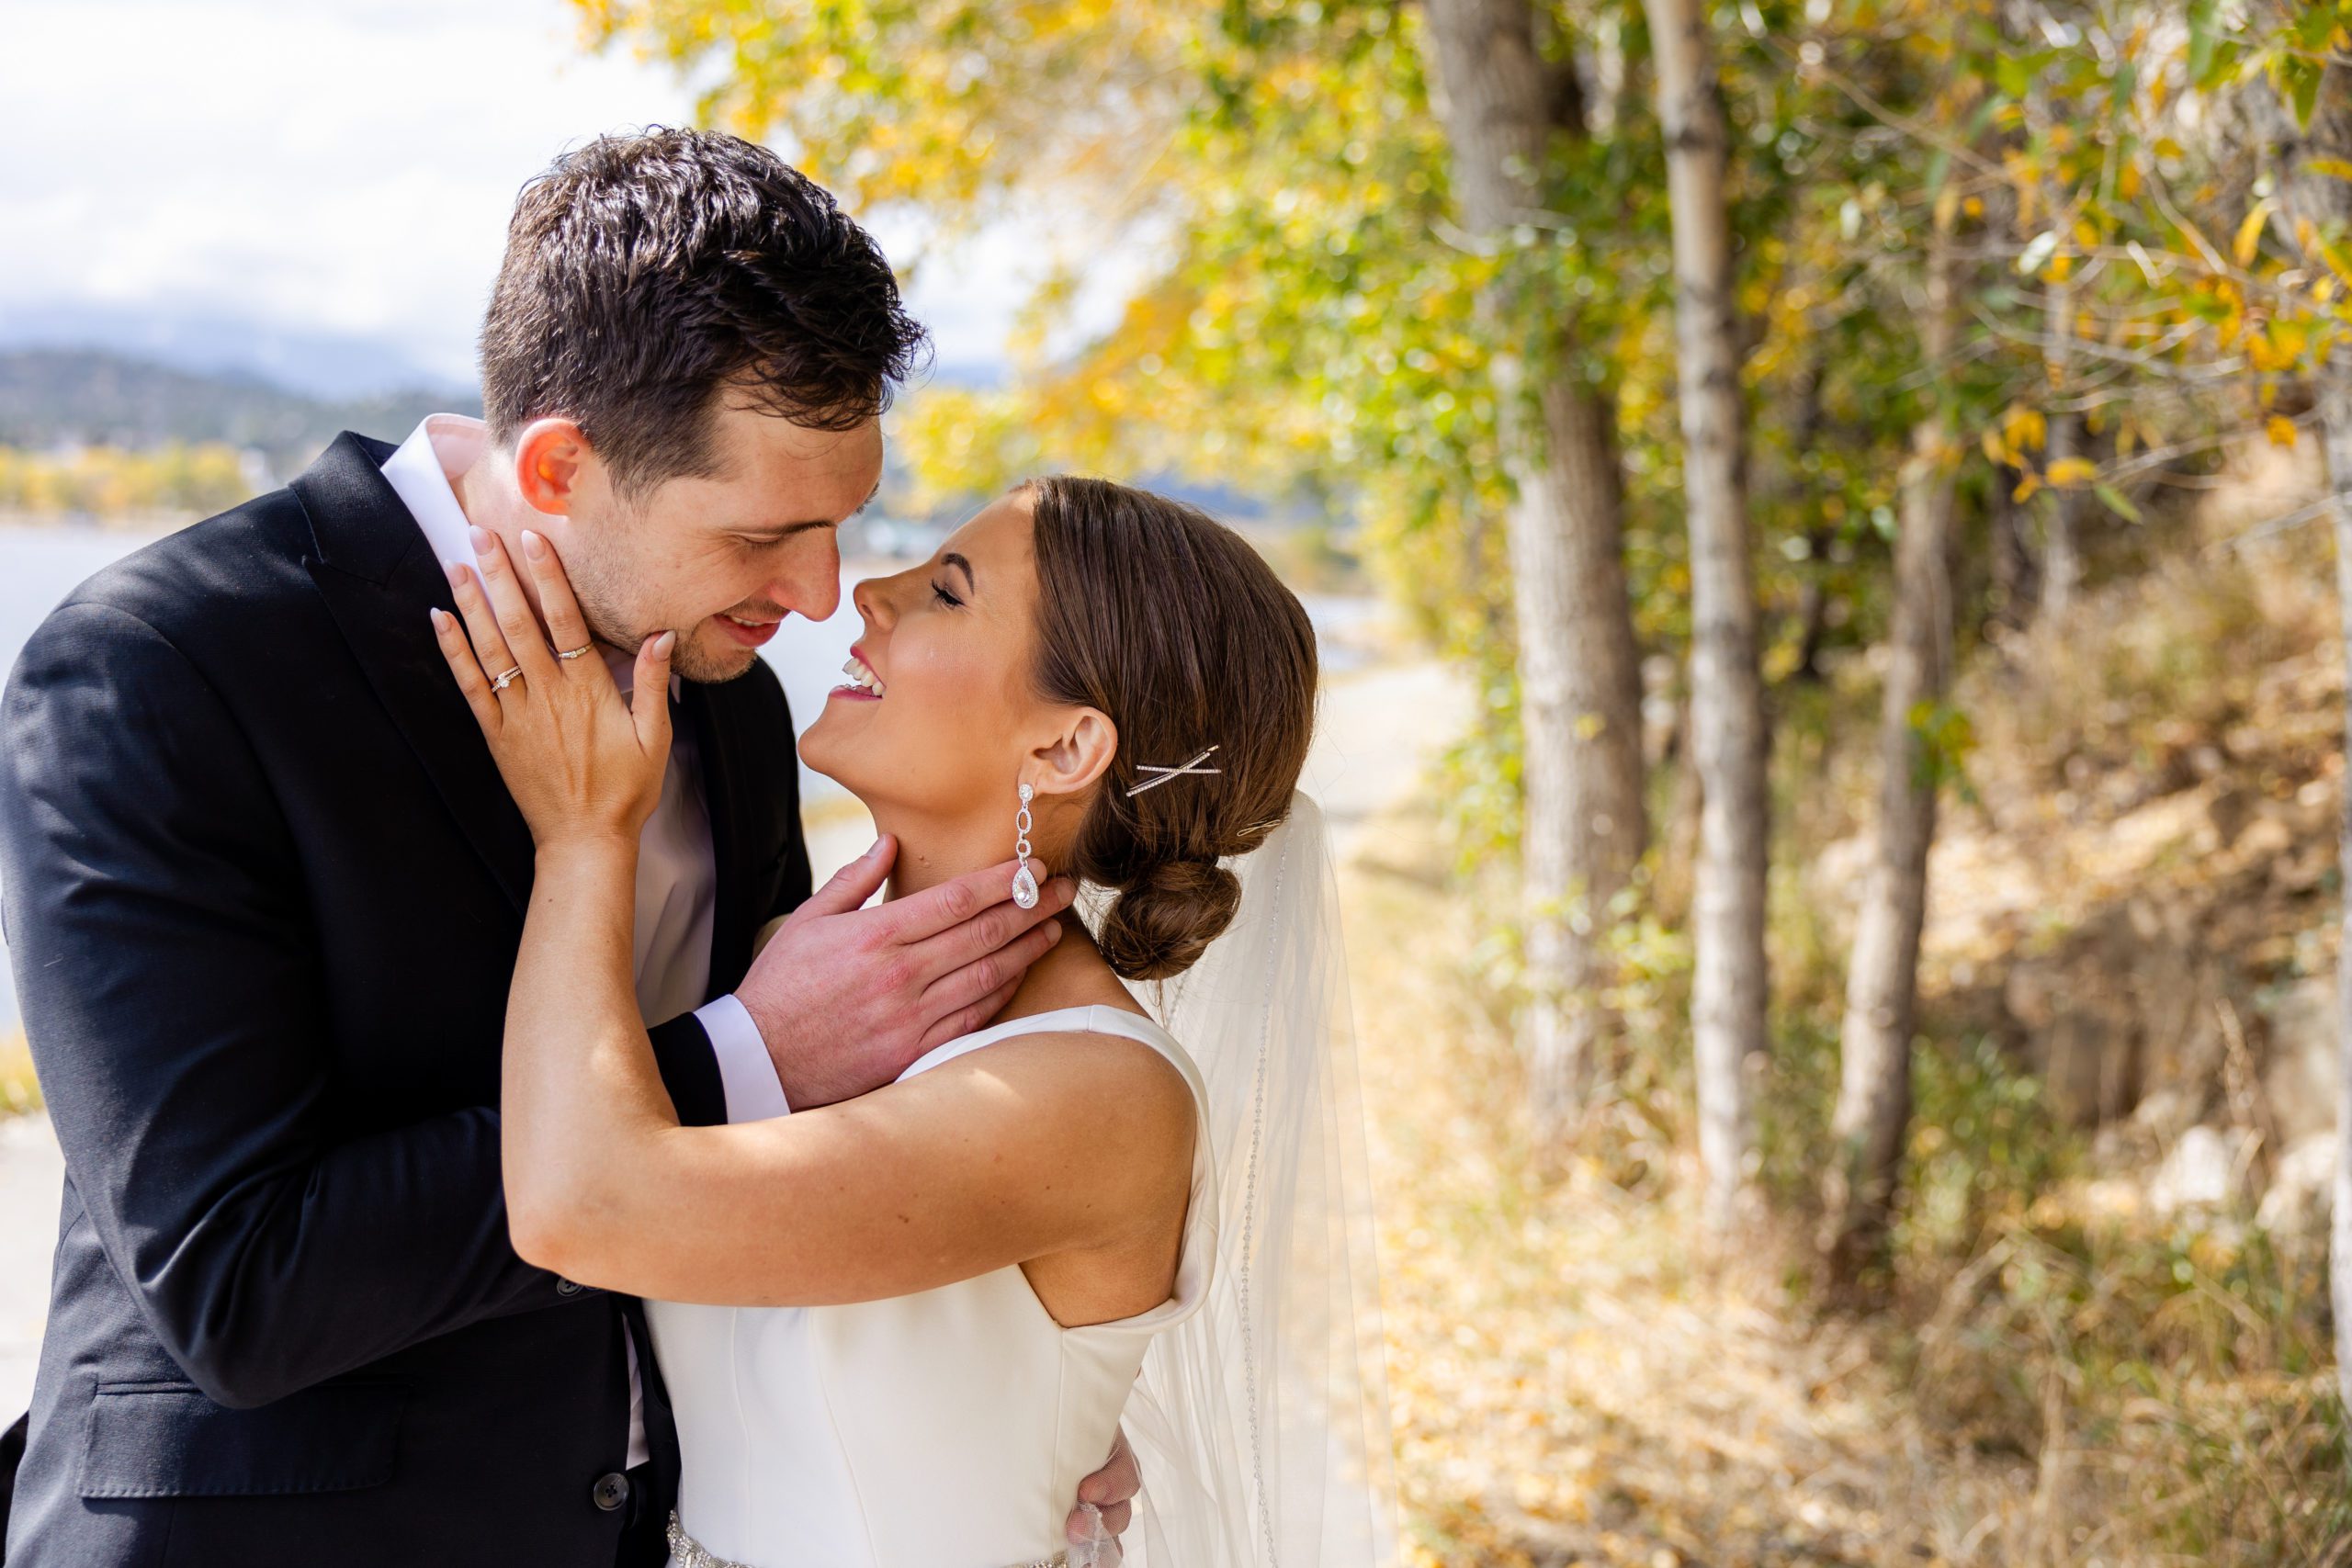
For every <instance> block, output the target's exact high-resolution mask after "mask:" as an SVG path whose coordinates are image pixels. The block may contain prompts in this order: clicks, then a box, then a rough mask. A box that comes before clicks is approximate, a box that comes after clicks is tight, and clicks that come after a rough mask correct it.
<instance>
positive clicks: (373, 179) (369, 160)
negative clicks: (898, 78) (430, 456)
mask: <svg viewBox="0 0 2352 1568" xmlns="http://www.w3.org/2000/svg"><path fill="white" fill-rule="evenodd" d="M574 18H575V13H574V12H573V11H572V9H571V6H569V5H568V4H566V0H397V3H393V0H0V146H6V148H8V149H9V152H8V155H7V156H6V159H0V325H6V324H7V323H8V322H10V321H14V322H16V323H17V324H18V325H23V324H24V323H26V322H27V321H28V320H29V319H31V318H32V317H35V316H38V315H40V313H41V312H49V313H50V317H51V320H53V321H54V320H68V319H70V320H74V321H79V320H81V319H83V318H84V317H85V316H86V317H90V318H93V319H96V318H100V317H123V316H141V315H154V316H186V317H206V318H226V319H231V320H236V321H256V322H266V323H267V324H269V325H271V326H273V327H277V328H280V329H285V330H288V331H294V332H311V333H330V334H347V335H352V336H356V337H361V338H366V339H370V340H379V341H382V342H385V343H389V344H395V345H397V347H398V349H399V351H400V353H401V355H402V356H403V357H405V358H406V359H407V360H408V361H410V362H411V363H412V364H413V365H414V366H415V367H417V368H418V369H419V371H420V372H422V373H423V374H424V375H426V376H429V377H430V378H434V379H437V380H442V381H446V382H448V383H450V384H456V385H470V384H471V382H472V341H473V334H474V331H475V327H476V325H477V323H478V322H479V321H480V317H481V305H482V301H483V299H485V298H486V297H487V294H488V290H489V285H490V280H491V277H492V274H493V273H494V271H495V269H496V266H497V261H498V254H499V248H500V245H501V243H502V242H503V237H504V233H505V222H506V215H507V212H508V210H509V209H510V208H511V207H512V205H513V202H514V198H515V191H516V189H517V188H518V187H519V186H521V185H522V184H523V182H524V181H525V180H526V179H528V178H529V177H530V176H531V175H533V174H535V173H537V171H538V170H539V169H540V168H542V167H544V166H545V165H546V164H547V163H548V160H549V159H550V158H552V157H553V156H554V155H555V154H556V153H557V152H560V150H561V149H562V148H563V147H564V146H566V145H567V144H569V143H571V142H574V141H579V140H581V139H582V138H584V137H587V136H590V135H594V134H595V133H597V132H599V131H603V130H616V129H626V128H628V127H633V126H639V125H644V124H648V123H657V122H658V123H670V124H683V123H688V122H690V121H691V120H692V118H693V94H692V92H691V90H690V88H689V87H688V86H686V85H684V84H682V83H681V82H680V81H679V80H678V79H677V78H676V76H675V75H674V74H673V72H672V70H671V69H670V68H669V67H668V66H667V65H665V64H661V63H657V62H644V61H640V60H638V59H635V58H633V57H632V56H631V55H630V54H628V52H626V51H622V52H616V53H615V52H608V53H605V54H600V55H591V54H589V53H587V52H586V51H584V50H583V49H582V47H581V44H580V41H579V33H578V27H577V23H576V21H575V19H574ZM864 216H865V217H866V218H867V220H868V221H869V226H870V227H872V228H873V230H874V231H875V233H876V237H877V238H878V239H880V240H881V241H882V243H883V245H884V247H885V249H886V250H888V251H889V252H890V253H891V254H892V255H893V256H894V257H905V256H907V255H908V254H910V252H911V250H912V247H913V243H914V239H915V235H916V234H917V232H918V231H917V230H916V229H915V228H913V227H912V226H911V225H910V224H909V223H908V222H905V221H898V222H893V221H891V220H889V218H888V215H882V216H880V217H879V218H877V217H876V215H871V214H869V215H864ZM1038 254H1039V247H1038V246H1037V245H1036V244H1035V243H1034V240H1033V239H1031V238H1029V237H1027V236H1024V235H1023V234H1020V233H1015V232H1011V231H1004V230H998V231H988V232H984V233H983V234H982V235H981V236H980V237H979V238H978V239H977V240H976V241H974V242H972V243H970V244H968V245H967V246H965V247H963V248H962V249H961V250H959V251H958V252H957V253H955V254H943V255H940V256H937V257H935V258H932V259H930V260H927V261H926V262H925V265H923V267H922V270H921V272H920V274H919V282H918V285H917V287H916V288H915V289H914V291H913V295H912V303H913V305H914V307H915V310H916V312H917V314H918V315H919V316H921V317H922V319H923V321H925V322H926V323H927V324H928V325H929V326H930V327H931V328H932V330H933V334H934V338H935V340H936V342H937V345H938V350H939V358H940V361H941V363H942V364H943V365H946V366H969V365H979V364H987V363H991V362H994V361H996V360H998V359H999V358H1000V357H1001V351H1002V346H1003V342H1004V338H1005V335H1006V332H1007V330H1008V328H1009V326H1010V323H1011V319H1012V312H1013V310H1014V309H1015V308H1016V307H1017V305H1018V303H1019V302H1020V300H1021V299H1023V297H1024V296H1025V294H1026V292H1027V288H1026V283H1027V280H1028V279H1029V278H1031V277H1033V276H1035V273H1034V270H1033V269H1034V268H1035V266H1036V265H1038V264H1037V257H1038ZM1116 302H1117V301H1116V299H1115V297H1113V296H1112V295H1111V294H1110V293H1107V292H1106V294H1105V295H1104V297H1103V298H1102V299H1097V300H1096V301H1094V302H1092V303H1091V304H1090V306H1089V307H1088V311H1087V313H1088V314H1089V315H1090V316H1091V317H1094V318H1097V319H1100V318H1102V317H1103V316H1106V315H1107V313H1108V311H1109V310H1112V309H1114V308H1115V305H1116ZM76 330H78V329H76Z"/></svg>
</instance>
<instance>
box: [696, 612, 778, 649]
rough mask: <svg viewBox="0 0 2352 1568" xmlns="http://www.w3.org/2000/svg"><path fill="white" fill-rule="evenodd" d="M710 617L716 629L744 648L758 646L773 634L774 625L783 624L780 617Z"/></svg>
mask: <svg viewBox="0 0 2352 1568" xmlns="http://www.w3.org/2000/svg"><path fill="white" fill-rule="evenodd" d="M711 619H712V620H713V621H714V622H716V623H718V629H719V630H720V631H722V632H724V633H726V634H727V635H728V636H729V637H732V638H734V639H735V640H736V641H737V642H739V643H741V644H742V645H743V646H744V647H745V648H757V647H759V646H760V645H761V644H763V643H764V642H766V641H767V640H768V639H769V638H770V637H774V636H775V629H776V627H778V626H782V625H784V622H783V621H782V620H780V619H779V620H774V621H739V620H737V619H736V618H735V617H734V616H732V615H713V616H712V617H711Z"/></svg>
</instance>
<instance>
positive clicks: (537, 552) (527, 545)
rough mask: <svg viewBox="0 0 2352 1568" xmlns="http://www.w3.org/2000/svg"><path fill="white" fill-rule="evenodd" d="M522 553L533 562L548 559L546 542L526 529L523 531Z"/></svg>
mask: <svg viewBox="0 0 2352 1568" xmlns="http://www.w3.org/2000/svg"><path fill="white" fill-rule="evenodd" d="M523 553H524V554H525V555H526V556H528V557H530V558H532V559H533V560H545V559H547V558H548V542H547V541H546V540H545V539H542V538H540V537H539V536H537V534H534V533H532V532H531V530H529V529H528V528H526V529H524V530H523Z"/></svg>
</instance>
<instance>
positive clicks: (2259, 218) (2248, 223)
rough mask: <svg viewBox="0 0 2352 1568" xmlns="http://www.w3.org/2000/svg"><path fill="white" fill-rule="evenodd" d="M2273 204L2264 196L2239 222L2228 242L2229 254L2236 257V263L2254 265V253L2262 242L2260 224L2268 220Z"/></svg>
mask: <svg viewBox="0 0 2352 1568" xmlns="http://www.w3.org/2000/svg"><path fill="white" fill-rule="evenodd" d="M2273 205H2275V204H2274V203H2273V202H2272V201H2271V198H2270V197H2267V196H2266V197H2263V198H2262V199H2261V200H2260V201H2257V202H2256V203H2255V204H2254V207H2253V209H2252V210H2251V211H2249V212H2247V213H2246V215H2245V219H2244V220H2241V221H2240V222H2239V224H2238V232H2237V238H2236V239H2234V240H2233V241H2232V242H2231V243H2230V254H2232V255H2233V256H2234V257H2235V258H2236V259H2237V264H2238V265H2240V266H2252V265H2254V253H2255V251H2256V249H2257V248H2258V247H2259V246H2260V245H2261V243H2262V226H2263V225H2264V224H2265V223H2267V222H2268V221H2269V220H2270V209H2271V208H2272V206H2273Z"/></svg>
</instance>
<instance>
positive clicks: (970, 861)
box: [874, 811, 1044, 898]
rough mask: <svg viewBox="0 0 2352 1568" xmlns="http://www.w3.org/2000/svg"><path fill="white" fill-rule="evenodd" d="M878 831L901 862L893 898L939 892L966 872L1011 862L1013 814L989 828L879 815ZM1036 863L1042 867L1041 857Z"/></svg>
mask: <svg viewBox="0 0 2352 1568" xmlns="http://www.w3.org/2000/svg"><path fill="white" fill-rule="evenodd" d="M874 829H875V831H876V832H877V833H888V834H890V835H891V836H893V837H894V838H896V839H897V840H899V858H898V861H897V863H895V864H894V865H893V866H892V867H891V871H890V886H889V891H888V895H887V897H892V898H903V897H906V896H907V895H909V894H910V893H920V892H922V890H923V889H925V888H926V887H936V886H938V885H939V884H941V883H943V882H948V881H952V880H954V879H955V878H956V877H958V876H962V875H963V874H965V873H967V872H973V871H978V870H981V869H982V868H984V867H987V866H991V865H995V864H998V863H1001V862H1003V861H1009V860H1011V859H1012V817H1011V815H1010V814H1006V816H1005V818H1004V820H1003V821H1001V822H994V823H988V822H980V821H974V820H961V821H959V820H955V819H941V818H928V817H917V816H913V815H910V814H907V813H902V812H888V811H877V812H876V813H875V814H874ZM1035 858H1036V859H1037V860H1038V861H1039V863H1044V857H1043V855H1042V854H1038V855H1036V856H1035Z"/></svg>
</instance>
